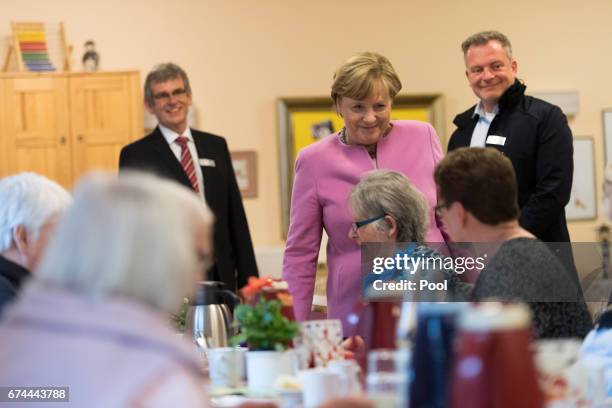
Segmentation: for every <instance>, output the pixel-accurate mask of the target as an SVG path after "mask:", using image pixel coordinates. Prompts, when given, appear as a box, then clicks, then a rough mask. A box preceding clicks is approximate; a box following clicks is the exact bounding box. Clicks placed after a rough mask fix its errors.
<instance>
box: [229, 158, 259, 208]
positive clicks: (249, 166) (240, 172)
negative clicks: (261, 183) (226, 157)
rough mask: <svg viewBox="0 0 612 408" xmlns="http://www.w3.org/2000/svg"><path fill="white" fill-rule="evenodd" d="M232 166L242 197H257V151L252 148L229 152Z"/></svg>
mask: <svg viewBox="0 0 612 408" xmlns="http://www.w3.org/2000/svg"><path fill="white" fill-rule="evenodd" d="M230 155H231V156H232V166H233V167H234V173H235V174H236V182H237V183H238V189H239V190H240V195H241V196H242V198H256V197H257V153H256V152H255V151H252V150H246V151H236V152H231V153H230Z"/></svg>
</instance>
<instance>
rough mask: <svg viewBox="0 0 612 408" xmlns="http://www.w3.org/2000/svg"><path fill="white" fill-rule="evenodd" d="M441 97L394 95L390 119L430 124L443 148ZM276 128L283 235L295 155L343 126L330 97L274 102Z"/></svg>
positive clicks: (286, 223)
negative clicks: (275, 104)
mask: <svg viewBox="0 0 612 408" xmlns="http://www.w3.org/2000/svg"><path fill="white" fill-rule="evenodd" d="M442 99H443V98H442V95H439V94H435V95H401V96H396V97H395V100H394V102H393V110H392V111H391V120H402V119H413V120H420V121H424V122H429V123H431V124H432V126H433V127H434V128H435V129H436V132H437V133H438V136H440V138H441V139H442V140H441V141H440V142H441V144H442V145H443V146H444V145H445V144H446V140H445V137H444V133H445V127H444V115H443V101H442ZM277 110H278V122H279V125H278V129H279V155H280V157H279V161H280V172H281V174H280V178H281V180H280V181H281V211H282V217H281V220H282V223H281V228H282V234H283V237H286V236H287V231H288V229H289V206H290V201H291V189H292V186H293V170H294V169H293V166H294V163H295V159H296V158H297V154H298V152H299V151H300V150H301V149H302V148H304V147H306V146H308V145H309V144H312V143H315V142H316V141H318V140H321V139H322V138H324V137H326V136H329V135H330V134H332V133H335V132H338V131H339V130H341V129H342V127H343V126H344V123H343V121H342V118H340V117H339V116H338V115H337V114H336V112H335V111H334V109H333V106H332V100H331V98H330V97H318V98H281V99H279V100H278V103H277Z"/></svg>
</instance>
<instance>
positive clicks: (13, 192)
mask: <svg viewBox="0 0 612 408" xmlns="http://www.w3.org/2000/svg"><path fill="white" fill-rule="evenodd" d="M71 201H72V198H71V196H70V194H69V193H68V192H67V191H66V190H64V188H63V187H61V186H60V185H59V184H57V183H56V182H55V181H52V180H49V179H48V178H46V177H44V176H41V175H39V174H36V173H31V172H28V173H19V174H16V175H13V176H8V177H5V178H3V179H1V180H0V252H4V251H6V250H8V249H9V248H10V247H11V246H12V245H13V233H14V231H15V228H17V227H19V226H23V227H24V228H25V229H26V231H27V232H28V235H31V236H32V238H33V239H36V238H38V234H39V232H40V229H41V227H42V226H43V225H45V223H47V221H49V220H50V219H51V218H52V217H54V216H57V215H60V214H61V213H62V212H64V210H65V209H66V208H67V207H68V206H69V205H70V203H71Z"/></svg>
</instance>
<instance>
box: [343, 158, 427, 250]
mask: <svg viewBox="0 0 612 408" xmlns="http://www.w3.org/2000/svg"><path fill="white" fill-rule="evenodd" d="M349 201H350V205H351V207H352V209H353V212H354V214H356V215H358V216H359V217H360V218H364V219H365V218H371V217H376V216H378V215H381V214H385V215H389V216H391V217H393V218H394V219H395V221H396V222H397V238H396V239H397V241H398V242H424V241H425V233H426V231H427V227H428V224H429V221H428V207H427V202H426V201H425V198H423V195H422V194H421V192H420V191H418V190H417V189H416V188H415V187H414V186H413V185H412V183H410V181H409V180H408V178H406V176H404V175H403V174H402V173H399V172H397V171H393V170H374V171H371V172H368V173H367V174H366V176H365V177H363V178H362V179H361V181H360V182H359V183H358V184H357V186H355V188H354V189H353V191H352V192H351V195H350V197H349ZM375 225H376V228H378V229H379V230H381V231H384V230H386V229H388V225H387V223H386V222H385V220H384V219H381V220H379V221H377V222H376V224H375Z"/></svg>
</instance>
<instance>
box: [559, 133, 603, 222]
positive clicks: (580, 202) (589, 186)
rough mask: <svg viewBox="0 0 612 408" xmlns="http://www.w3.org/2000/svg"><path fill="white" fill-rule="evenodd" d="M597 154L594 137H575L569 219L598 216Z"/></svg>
mask: <svg viewBox="0 0 612 408" xmlns="http://www.w3.org/2000/svg"><path fill="white" fill-rule="evenodd" d="M595 188H596V187H595V156H594V151H593V138H592V137H574V181H573V183H572V192H571V195H570V201H569V203H568V204H567V206H565V214H566V216H567V220H568V221H577V220H592V219H595V218H596V217H597V194H596V192H595Z"/></svg>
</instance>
